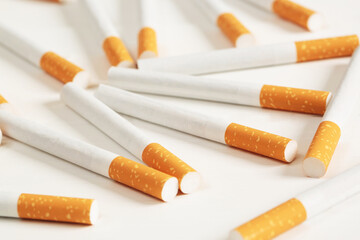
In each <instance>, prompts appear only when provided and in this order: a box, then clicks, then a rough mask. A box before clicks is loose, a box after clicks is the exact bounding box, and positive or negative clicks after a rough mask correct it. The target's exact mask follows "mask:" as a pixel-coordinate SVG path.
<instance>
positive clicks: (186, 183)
mask: <svg viewBox="0 0 360 240" xmlns="http://www.w3.org/2000/svg"><path fill="white" fill-rule="evenodd" d="M200 184H201V176H200V174H199V173H198V172H189V173H187V174H186V175H185V176H184V177H183V178H182V179H181V182H180V190H181V192H182V193H185V194H188V193H193V192H194V191H196V190H197V189H198V188H199V187H200Z"/></svg>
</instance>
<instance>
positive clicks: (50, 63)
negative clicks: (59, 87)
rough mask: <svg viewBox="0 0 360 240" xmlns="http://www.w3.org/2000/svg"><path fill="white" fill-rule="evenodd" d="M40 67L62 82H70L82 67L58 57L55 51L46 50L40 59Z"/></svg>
mask: <svg viewBox="0 0 360 240" xmlns="http://www.w3.org/2000/svg"><path fill="white" fill-rule="evenodd" d="M40 67H41V68H42V69H43V70H44V71H45V72H47V73H48V74H50V75H51V76H53V77H55V78H56V79H58V80H60V81H61V82H63V83H68V82H71V81H72V80H73V79H74V77H75V76H76V74H78V73H79V72H81V71H83V69H82V68H80V67H78V66H76V65H75V64H73V63H71V62H69V61H68V60H66V59H65V58H62V57H60V56H59V55H57V54H56V53H53V52H46V53H45V54H44V55H42V57H41V59H40Z"/></svg>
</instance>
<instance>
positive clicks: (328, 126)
mask: <svg viewBox="0 0 360 240" xmlns="http://www.w3.org/2000/svg"><path fill="white" fill-rule="evenodd" d="M340 135H341V130H340V127H339V126H338V125H337V124H336V123H334V122H331V121H323V122H321V123H320V125H319V127H318V129H317V131H316V133H315V136H314V138H313V140H312V142H311V144H310V147H309V150H308V152H307V153H306V156H305V159H304V161H303V169H304V172H305V174H306V175H307V176H309V177H315V178H319V177H322V176H324V175H325V173H326V170H327V168H328V166H329V164H330V160H331V158H332V156H333V154H334V152H335V148H336V146H337V144H338V142H339V139H340Z"/></svg>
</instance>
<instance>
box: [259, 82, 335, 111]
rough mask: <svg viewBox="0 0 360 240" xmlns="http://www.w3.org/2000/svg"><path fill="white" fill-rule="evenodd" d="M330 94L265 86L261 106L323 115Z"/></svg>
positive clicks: (261, 93) (261, 94) (261, 95)
mask: <svg viewBox="0 0 360 240" xmlns="http://www.w3.org/2000/svg"><path fill="white" fill-rule="evenodd" d="M329 94H330V92H325V91H316V90H307V89H300V88H290V87H279V86H272V85H264V86H263V87H262V88H261V92H260V105H261V107H264V108H272V109H279V110H286V111H293V112H303V113H311V114H319V115H323V114H324V113H325V110H326V105H327V100H328V97H329Z"/></svg>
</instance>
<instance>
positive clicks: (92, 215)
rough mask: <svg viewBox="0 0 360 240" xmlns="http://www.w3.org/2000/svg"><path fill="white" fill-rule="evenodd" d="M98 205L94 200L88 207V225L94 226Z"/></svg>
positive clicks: (97, 217)
mask: <svg viewBox="0 0 360 240" xmlns="http://www.w3.org/2000/svg"><path fill="white" fill-rule="evenodd" d="M99 215H100V214H99V205H98V203H97V201H96V200H94V201H93V202H92V203H91V207H90V224H95V223H96V222H97V220H98V219H99Z"/></svg>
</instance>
